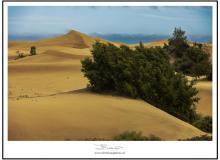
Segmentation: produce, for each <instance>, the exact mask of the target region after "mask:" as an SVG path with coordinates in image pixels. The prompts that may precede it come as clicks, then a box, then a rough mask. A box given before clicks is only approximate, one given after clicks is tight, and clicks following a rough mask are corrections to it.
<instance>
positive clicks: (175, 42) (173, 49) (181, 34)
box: [165, 28, 189, 58]
mask: <svg viewBox="0 0 220 160" xmlns="http://www.w3.org/2000/svg"><path fill="white" fill-rule="evenodd" d="M165 47H166V48H167V49H168V50H169V52H170V54H171V55H173V56H174V57H176V58H178V57H182V56H183V55H184V52H185V51H186V50H187V48H189V45H188V43H187V37H186V36H185V31H183V30H182V29H181V28H175V29H174V32H173V36H172V37H171V38H170V39H168V46H165Z"/></svg>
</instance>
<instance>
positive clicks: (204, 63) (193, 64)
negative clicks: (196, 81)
mask: <svg viewBox="0 0 220 160" xmlns="http://www.w3.org/2000/svg"><path fill="white" fill-rule="evenodd" d="M174 64H175V68H176V71H177V72H182V73H184V74H188V75H192V76H196V77H199V76H202V75H206V74H207V73H208V71H209V68H210V66H211V64H210V62H209V55H208V54H207V53H206V52H205V51H204V50H203V49H202V48H200V47H199V46H198V45H194V46H192V47H189V48H187V50H186V52H185V53H184V55H183V56H182V57H181V58H177V59H176V62H175V63H174Z"/></svg>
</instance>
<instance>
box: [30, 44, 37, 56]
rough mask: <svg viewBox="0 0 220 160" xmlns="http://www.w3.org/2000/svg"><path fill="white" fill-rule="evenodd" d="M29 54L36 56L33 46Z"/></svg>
mask: <svg viewBox="0 0 220 160" xmlns="http://www.w3.org/2000/svg"><path fill="white" fill-rule="evenodd" d="M30 54H31V55H36V54H37V52H36V47H35V46H31V50H30Z"/></svg>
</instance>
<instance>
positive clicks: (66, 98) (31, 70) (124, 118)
mask: <svg viewBox="0 0 220 160" xmlns="http://www.w3.org/2000/svg"><path fill="white" fill-rule="evenodd" d="M79 36H81V37H79ZM73 39H75V40H78V39H79V41H77V42H73V41H72V40H73ZM93 40H94V39H93V38H91V37H88V36H84V35H81V33H78V32H75V31H72V32H70V33H68V34H66V35H64V36H60V37H56V38H50V39H45V40H41V41H37V42H12V43H9V55H8V56H9V66H8V69H9V106H8V107H9V108H8V109H9V140H85V139H92V138H100V139H103V138H104V139H110V138H111V137H113V136H115V135H117V134H120V133H122V132H124V131H129V130H130V131H137V132H138V131H141V132H142V133H143V134H144V135H146V136H148V135H149V134H154V135H156V136H159V137H161V138H162V139H165V140H177V139H184V138H190V137H193V136H197V135H202V134H205V133H204V132H202V131H200V130H199V129H197V128H195V127H193V126H191V125H190V124H188V123H185V122H183V121H181V120H179V119H177V118H176V117H173V116H171V115H169V114H167V113H165V112H163V111H161V110H159V109H157V108H155V107H153V106H151V105H150V104H148V103H146V102H144V101H142V100H134V99H129V98H124V97H117V96H110V95H99V94H95V93H91V92H88V91H84V90H81V89H84V88H86V85H87V83H88V80H87V79H86V78H85V77H83V74H82V72H81V71H80V69H81V64H80V60H81V59H83V58H85V57H88V56H91V53H90V48H89V47H90V46H91V44H92V42H93ZM162 42H163V41H161V43H160V44H162ZM33 44H35V45H36V46H37V55H35V56H26V57H24V58H21V59H17V60H14V59H15V57H16V50H19V51H21V52H24V53H25V55H28V54H29V49H30V48H29V47H30V46H31V45H33ZM75 45H77V46H78V47H77V48H75ZM149 45H155V43H152V44H149ZM197 88H198V89H199V96H200V97H201V99H202V100H201V101H200V103H199V104H198V112H199V113H201V114H205V115H211V111H212V108H211V94H210V93H211V82H202V81H201V82H199V83H198V84H197Z"/></svg>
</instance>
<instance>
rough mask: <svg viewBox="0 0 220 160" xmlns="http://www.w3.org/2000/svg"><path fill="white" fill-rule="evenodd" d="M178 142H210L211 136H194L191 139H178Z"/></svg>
mask: <svg viewBox="0 0 220 160" xmlns="http://www.w3.org/2000/svg"><path fill="white" fill-rule="evenodd" d="M180 141H212V136H208V135H202V136H195V137H192V138H187V139H180Z"/></svg>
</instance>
